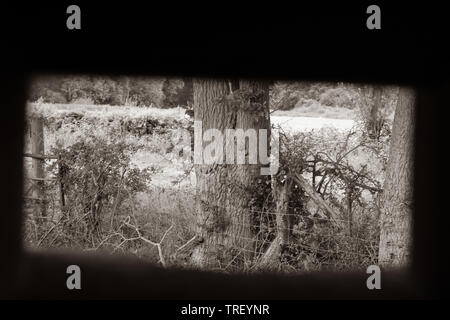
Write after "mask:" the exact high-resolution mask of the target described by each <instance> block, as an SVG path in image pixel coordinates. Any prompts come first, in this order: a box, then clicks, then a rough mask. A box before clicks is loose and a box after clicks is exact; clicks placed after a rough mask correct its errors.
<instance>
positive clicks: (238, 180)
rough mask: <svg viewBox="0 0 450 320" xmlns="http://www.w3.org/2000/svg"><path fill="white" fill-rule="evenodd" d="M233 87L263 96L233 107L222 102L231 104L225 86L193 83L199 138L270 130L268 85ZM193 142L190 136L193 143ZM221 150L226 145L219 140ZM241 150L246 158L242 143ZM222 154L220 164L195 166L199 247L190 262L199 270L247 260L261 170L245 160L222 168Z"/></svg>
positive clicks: (219, 82) (216, 82)
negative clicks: (208, 134) (253, 201)
mask: <svg viewBox="0 0 450 320" xmlns="http://www.w3.org/2000/svg"><path fill="white" fill-rule="evenodd" d="M239 87H240V89H241V90H245V91H246V92H250V93H257V92H263V93H264V94H262V95H261V94H260V95H257V96H256V98H252V97H250V98H249V99H247V100H246V101H242V102H241V103H238V104H236V103H228V102H227V101H224V100H223V99H222V98H223V97H225V96H227V97H228V98H230V100H233V93H231V92H230V91H231V90H230V85H229V82H228V81H224V80H223V81H222V80H200V79H195V80H194V83H193V90H194V119H195V121H201V124H202V133H205V131H206V130H208V129H217V130H218V131H219V132H220V133H221V134H222V135H223V137H225V136H226V129H239V128H240V129H243V130H244V131H245V130H247V129H256V130H258V129H267V130H269V129H270V126H269V124H270V123H269V109H268V99H269V96H268V85H267V84H265V83H259V82H252V81H240V83H239ZM249 102H252V103H257V104H260V107H259V108H256V109H255V108H249ZM253 106H254V105H253ZM199 138H200V139H201V137H198V136H195V139H199ZM258 139H259V138H258ZM258 143H259V141H258ZM208 144H209V142H207V143H205V142H204V141H203V142H201V143H200V144H199V143H197V144H196V145H201V146H202V147H203V148H202V149H203V150H205V147H206V146H207V145H208ZM258 145H259V144H258ZM223 146H224V147H225V146H226V143H225V141H224V143H223ZM245 151H246V154H247V156H248V153H249V146H248V144H246V145H245ZM194 152H197V150H195V151H194ZM223 154H224V162H223V163H213V164H195V174H196V179H197V185H196V188H197V199H196V211H197V212H196V214H197V233H198V234H199V235H200V236H201V238H202V240H203V242H202V243H200V244H199V245H198V246H197V247H196V248H195V249H194V252H193V254H192V260H193V262H194V264H195V265H197V266H200V267H206V268H225V267H228V266H230V265H235V266H240V267H242V265H243V264H244V263H246V262H248V261H250V260H251V259H252V258H253V250H254V243H253V239H252V238H253V233H252V229H251V226H252V212H251V211H250V210H249V205H250V202H251V199H252V197H253V191H252V190H253V189H254V186H255V183H256V180H257V179H258V178H259V177H261V176H260V168H261V165H259V164H248V161H246V164H236V162H234V163H225V160H227V159H226V156H225V155H226V152H225V150H224V152H223ZM247 160H248V159H247ZM258 163H260V162H258Z"/></svg>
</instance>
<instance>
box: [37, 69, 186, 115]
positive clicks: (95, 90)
mask: <svg viewBox="0 0 450 320" xmlns="http://www.w3.org/2000/svg"><path fill="white" fill-rule="evenodd" d="M28 100H30V101H37V100H40V101H42V102H45V103H62V104H65V103H81V104H107V105H132V106H155V107H159V108H173V107H177V106H182V107H186V106H188V105H189V104H190V102H191V101H192V81H191V80H190V79H186V78H164V77H142V76H140V77H127V76H96V75H67V76H49V75H47V76H39V77H36V78H34V79H33V81H31V84H30V89H29V95H28Z"/></svg>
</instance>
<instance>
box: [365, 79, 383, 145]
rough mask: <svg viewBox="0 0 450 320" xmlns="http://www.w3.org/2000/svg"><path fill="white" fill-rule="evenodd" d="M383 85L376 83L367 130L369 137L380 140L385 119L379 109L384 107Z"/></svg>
mask: <svg viewBox="0 0 450 320" xmlns="http://www.w3.org/2000/svg"><path fill="white" fill-rule="evenodd" d="M382 96H383V87H382V86H381V85H375V86H374V87H373V91H372V105H371V107H370V113H369V119H368V121H367V132H368V134H369V138H371V139H374V140H378V139H379V138H380V134H381V128H382V126H383V119H381V118H380V116H379V110H380V109H381V108H382Z"/></svg>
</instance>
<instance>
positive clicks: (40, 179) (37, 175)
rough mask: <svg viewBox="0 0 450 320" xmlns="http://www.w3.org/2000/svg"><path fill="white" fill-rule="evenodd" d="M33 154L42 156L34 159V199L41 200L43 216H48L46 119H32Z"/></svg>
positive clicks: (32, 161)
mask: <svg viewBox="0 0 450 320" xmlns="http://www.w3.org/2000/svg"><path fill="white" fill-rule="evenodd" d="M30 136H31V153H32V154H35V155H40V156H42V158H41V159H39V158H35V157H33V158H32V160H31V163H32V167H31V168H32V169H31V170H32V171H31V172H32V179H34V182H33V183H34V184H35V188H33V189H34V195H33V196H34V197H35V198H37V199H39V200H38V201H39V202H40V204H41V215H42V216H45V215H46V201H45V200H46V199H45V185H44V183H45V182H44V180H45V167H44V164H45V158H44V155H45V152H44V151H45V150H44V119H43V118H42V117H32V118H31V119H30Z"/></svg>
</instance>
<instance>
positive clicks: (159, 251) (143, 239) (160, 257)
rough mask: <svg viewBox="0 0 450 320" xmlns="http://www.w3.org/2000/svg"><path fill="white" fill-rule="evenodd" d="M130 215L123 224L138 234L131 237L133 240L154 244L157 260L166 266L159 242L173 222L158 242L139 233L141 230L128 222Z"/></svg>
mask: <svg viewBox="0 0 450 320" xmlns="http://www.w3.org/2000/svg"><path fill="white" fill-rule="evenodd" d="M130 219H131V218H130V216H128V217H127V220H126V221H124V222H123V224H124V225H126V226H128V227H130V228H132V229H134V230H135V231H136V233H137V234H138V236H137V237H136V238H133V240H142V241H144V242H147V243H149V244H151V245H153V246H155V247H156V248H157V249H158V255H159V262H160V263H161V265H162V266H163V267H165V266H166V260H165V259H164V255H163V252H162V248H161V243H162V242H163V241H164V238H165V237H166V236H167V234H168V233H169V231H170V230H171V229H172V228H173V224H172V225H171V226H170V227H169V229H167V230H166V232H165V233H164V235H163V236H162V238H161V240H159V242H153V241H151V240H149V239H147V238H144V237H143V236H142V234H141V232H140V231H139V229H138V227H136V226H134V225H132V224H130Z"/></svg>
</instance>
